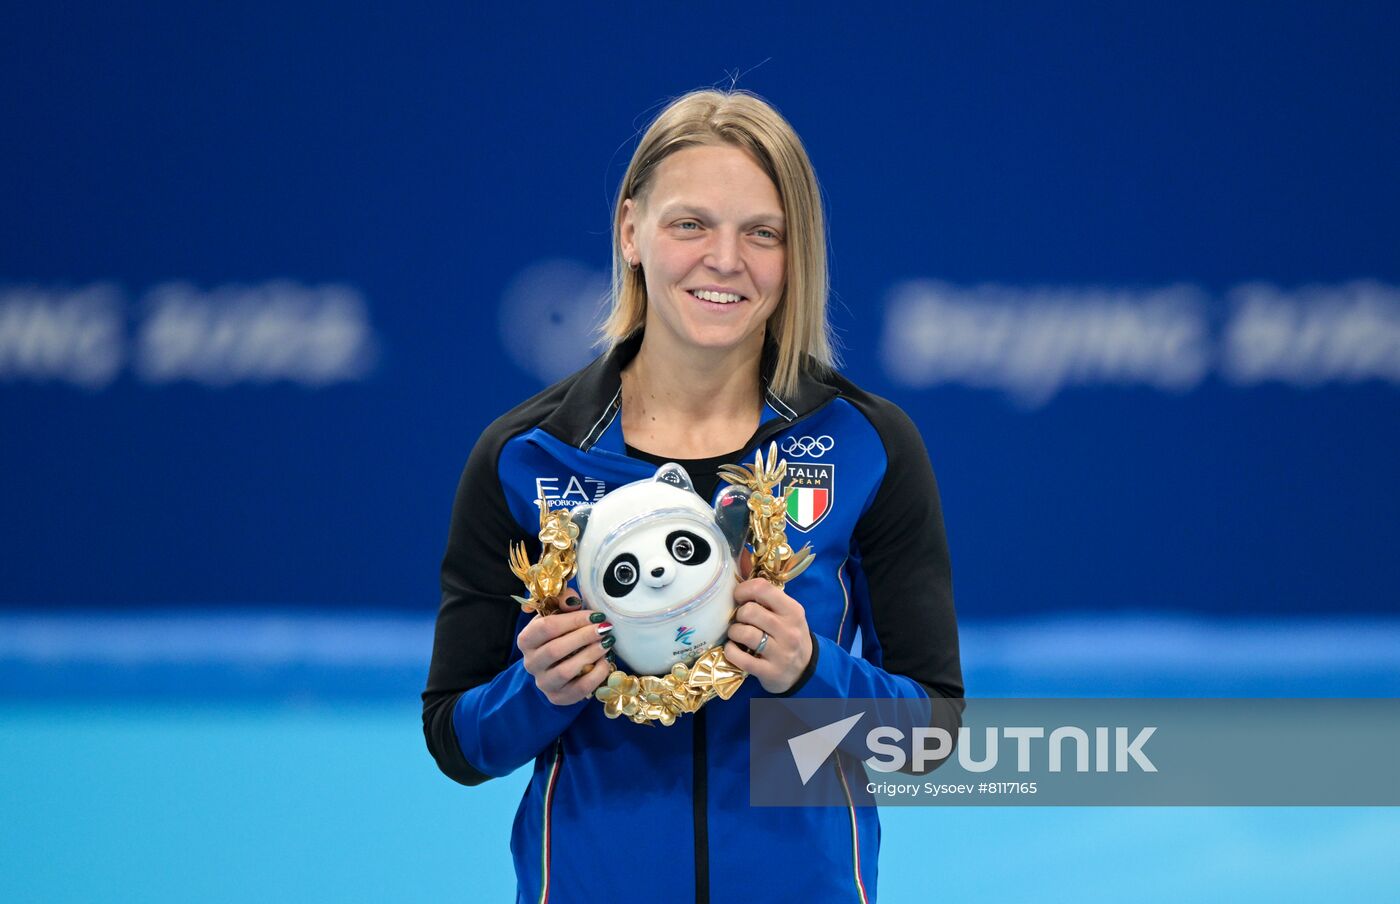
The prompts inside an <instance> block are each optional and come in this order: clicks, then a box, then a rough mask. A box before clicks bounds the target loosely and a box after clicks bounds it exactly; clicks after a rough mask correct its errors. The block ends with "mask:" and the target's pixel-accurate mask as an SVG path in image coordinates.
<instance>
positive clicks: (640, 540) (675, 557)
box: [600, 521, 724, 611]
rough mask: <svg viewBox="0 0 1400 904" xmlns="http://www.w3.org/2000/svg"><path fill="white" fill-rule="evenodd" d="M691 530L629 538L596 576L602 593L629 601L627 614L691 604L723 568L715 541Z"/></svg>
mask: <svg viewBox="0 0 1400 904" xmlns="http://www.w3.org/2000/svg"><path fill="white" fill-rule="evenodd" d="M704 533H705V532H704V531H703V529H702V528H700V526H699V525H696V526H695V527H694V528H692V527H688V526H683V525H680V524H677V523H676V522H675V521H670V522H669V523H660V524H650V525H646V526H644V527H640V528H639V529H637V530H634V531H631V532H629V533H628V534H627V535H626V536H625V537H623V538H621V542H620V543H618V544H617V545H616V546H615V547H614V548H613V549H611V550H609V551H608V553H607V555H608V558H607V564H605V565H604V566H603V569H602V573H601V575H600V577H601V579H602V581H601V583H602V589H603V593H604V594H606V595H607V596H608V598H609V599H612V600H623V599H626V601H627V604H628V605H627V608H629V609H643V610H647V611H659V610H664V609H666V608H669V607H668V606H667V605H666V602H667V601H680V600H685V599H689V598H690V597H692V596H694V595H695V594H697V593H699V592H700V591H701V590H703V589H704V588H705V587H706V586H707V585H708V584H709V583H710V582H711V581H713V579H714V577H715V575H716V572H717V571H718V570H719V569H721V568H722V567H723V565H724V563H723V557H722V556H721V555H719V553H722V552H723V550H722V549H720V550H717V549H716V548H715V542H716V538H713V537H707V536H705V535H704Z"/></svg>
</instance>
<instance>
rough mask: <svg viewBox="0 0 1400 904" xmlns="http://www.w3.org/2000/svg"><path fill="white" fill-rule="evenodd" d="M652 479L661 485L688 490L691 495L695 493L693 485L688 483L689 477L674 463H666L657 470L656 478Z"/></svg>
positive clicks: (683, 469)
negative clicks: (666, 484) (665, 484)
mask: <svg viewBox="0 0 1400 904" xmlns="http://www.w3.org/2000/svg"><path fill="white" fill-rule="evenodd" d="M652 479H653V480H659V481H661V482H662V483H669V484H670V485H671V486H673V487H680V488H681V489H683V490H690V492H692V493H694V492H695V484H693V483H691V482H690V475H689V474H687V473H686V470H685V468H682V467H681V466H680V465H678V464H676V463H675V462H674V461H671V462H667V463H666V464H664V465H662V466H661V467H659V468H657V469H656V476H655V477H654V478H652Z"/></svg>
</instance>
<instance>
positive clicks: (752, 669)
mask: <svg viewBox="0 0 1400 904" xmlns="http://www.w3.org/2000/svg"><path fill="white" fill-rule="evenodd" d="M613 227H614V228H613V243H614V252H615V253H614V265H613V268H614V280H613V285H614V292H613V310H612V314H611V317H610V319H609V320H608V322H607V323H606V325H605V333H606V337H607V339H608V342H609V349H608V351H607V353H606V354H605V355H603V356H602V357H601V358H599V359H598V360H597V361H595V362H594V363H593V364H591V365H589V366H588V367H586V368H584V369H583V370H582V371H579V372H578V373H576V374H574V375H573V376H571V377H569V378H568V379H566V380H564V381H562V382H560V383H558V384H556V385H555V386H552V387H550V388H549V389H547V390H545V391H544V392H543V393H541V394H539V395H538V396H535V397H534V398H532V399H530V400H528V401H526V402H525V403H523V404H522V405H520V406H519V407H517V408H516V409H514V410H513V411H511V412H509V413H508V414H506V415H504V416H503V417H501V418H500V419H499V420H497V421H496V422H495V423H494V424H492V425H491V427H490V428H488V429H487V430H486V431H485V432H484V433H483V434H482V436H481V438H480V439H479V441H478V442H477V445H476V448H475V449H474V450H473V452H472V455H471V457H470V459H469V460H468V462H467V465H466V469H465V471H464V473H463V476H462V480H461V483H460V485H459V487H458V491H457V498H456V504H455V506H454V510H453V516H452V527H451V533H450V536H449V540H448V547H447V553H446V556H445V558H444V561H443V567H442V587H443V598H442V608H441V610H440V612H439V615H438V622H437V634H436V640H435V644H434V650H433V660H432V666H431V669H430V673H429V678H428V686H427V690H426V691H425V693H424V694H423V700H424V709H423V725H424V732H425V734H426V736H427V740H428V747H429V750H430V751H431V752H432V754H433V756H434V758H435V759H436V760H437V762H438V765H439V767H440V768H441V769H442V770H443V772H445V773H446V774H447V775H449V776H450V777H452V778H453V779H455V780H457V781H459V782H462V783H464V784H468V785H474V784H478V783H480V782H483V781H485V780H487V779H488V778H491V777H493V776H500V775H505V774H507V773H509V772H511V771H513V770H514V769H516V768H517V767H519V766H521V765H523V764H525V763H527V762H530V761H531V760H533V762H534V775H533V777H532V780H531V782H530V785H529V788H528V789H527V791H526V794H525V797H524V799H523V800H522V802H521V805H520V809H519V811H518V812H517V815H516V820H515V828H514V832H513V836H512V841H511V850H512V852H513V854H514V858H515V864H516V873H517V878H518V882H519V891H518V900H520V901H543V900H550V899H552V900H554V901H560V902H571V901H581V900H585V899H598V898H605V899H608V900H612V901H638V902H643V901H645V902H656V901H692V900H694V901H710V900H714V901H737V900H744V899H746V897H747V896H749V895H755V894H762V895H764V896H766V897H767V898H768V899H770V900H784V901H785V900H805V901H809V902H812V901H830V900H852V901H868V900H873V899H874V894H875V872H876V862H877V854H878V843H879V834H878V831H879V830H878V822H877V816H876V812H875V810H874V809H873V808H868V807H856V806H854V805H851V803H850V800H851V798H850V790H849V787H848V786H849V784H850V783H851V782H852V781H854V780H855V779H856V777H857V776H858V774H859V764H857V763H854V762H849V761H847V759H846V758H844V757H838V758H835V759H834V760H833V762H836V763H837V764H838V765H837V766H836V767H835V768H834V769H833V770H832V772H831V773H830V775H834V776H835V778H834V779H832V780H833V781H837V780H839V781H840V783H841V787H842V788H843V789H845V791H846V795H847V804H848V805H847V806H846V807H843V808H830V807H806V808H768V807H751V806H750V805H749V786H748V779H749V771H748V770H749V764H748V739H749V737H748V731H749V729H748V718H749V716H748V710H749V707H748V705H747V702H748V701H749V700H751V699H753V698H755V697H761V696H773V695H792V696H797V697H814V698H817V697H852V698H864V697H878V698H906V699H916V700H921V699H929V700H940V701H941V700H944V699H951V700H956V699H957V698H960V697H961V696H962V675H961V668H960V664H959V658H958V644H957V626H956V621H955V618H954V613H953V605H952V591H951V577H950V572H949V565H948V553H947V544H946V541H945V538H944V532H943V521H942V515H941V511H940V507H939V502H938V491H937V487H936V485H935V483H934V478H933V472H932V469H931V468H930V466H929V461H928V456H927V453H926V452H925V450H924V447H923V443H922V440H921V439H920V437H919V434H918V431H917V429H916V428H915V427H914V425H913V423H912V422H911V421H910V420H909V418H908V417H907V416H905V415H904V413H903V412H902V411H900V410H899V409H898V408H896V407H895V406H894V405H892V404H891V403H889V402H887V401H885V400H883V399H880V398H877V397H875V396H871V395H869V394H867V393H865V392H863V391H861V390H860V389H859V388H857V387H856V386H854V385H853V384H851V383H850V382H849V381H848V380H846V379H844V378H843V377H841V376H840V375H839V374H837V373H835V372H834V371H833V370H832V353H831V346H830V342H829V338H828V337H829V333H828V326H827V320H826V295H827V283H826V248H825V230H824V226H823V219H822V211H821V203H820V195H819V193H818V189H817V183H816V178H815V175H814V174H813V172H812V167H811V164H810V162H809V161H808V159H807V155H806V152H805V151H804V150H803V148H802V145H801V142H800V140H799V139H798V137H797V135H796V134H795V133H794V132H793V130H792V128H791V127H790V126H789V125H788V123H787V122H786V121H785V120H784V119H783V118H782V117H781V116H780V115H779V114H778V113H777V112H776V111H775V110H774V109H773V108H772V107H771V106H769V105H768V104H766V103H765V102H764V101H762V100H760V99H758V98H756V97H754V96H752V95H750V94H747V93H744V92H738V91H733V92H720V91H698V92H694V93H692V94H688V95H686V96H684V97H682V98H680V99H679V100H677V101H675V102H673V103H672V104H671V105H669V106H668V107H667V108H666V109H665V110H664V111H663V112H662V113H661V114H660V116H659V117H658V118H657V119H656V121H655V122H654V123H653V124H652V125H651V126H650V127H649V129H648V130H647V132H646V134H645V135H644V136H643V137H642V139H641V142H640V144H639V146H638V148H637V151H636V153H635V154H634V155H633V158H632V162H631V165H630V166H629V168H628V170H627V173H626V175H625V176H624V178H623V182H622V186H621V189H620V191H619V195H618V204H617V209H616V212H615V219H614V223H613ZM771 442H777V443H778V446H779V449H780V450H781V454H782V456H783V457H784V458H785V459H786V460H787V461H788V463H789V479H788V483H789V484H795V485H796V487H797V489H796V490H795V491H794V493H793V496H792V501H791V502H790V505H789V519H788V520H789V523H788V530H789V535H790V537H792V539H794V541H795V545H801V544H802V543H803V542H807V543H810V544H811V545H812V546H813V548H814V550H815V552H816V554H817V561H816V564H815V565H814V566H813V567H812V568H810V569H808V571H807V572H806V573H805V574H803V575H801V576H800V577H798V578H797V579H795V580H794V581H792V582H791V583H789V584H788V585H787V586H786V587H785V588H783V589H779V588H776V587H774V586H772V585H771V584H768V583H767V582H765V581H761V580H749V581H745V582H743V583H741V584H739V585H738V586H737V587H736V589H735V603H736V605H737V606H738V608H737V610H736V615H735V620H734V623H733V625H732V626H731V627H730V630H729V642H728V643H726V645H725V653H726V655H727V656H728V658H729V659H730V661H731V662H733V663H735V664H736V665H738V666H739V667H741V668H743V669H745V670H746V671H748V672H749V673H750V675H751V676H752V679H756V680H752V679H751V680H749V681H746V682H745V683H744V685H743V687H742V688H741V689H740V691H739V693H738V694H737V695H736V696H735V697H734V698H732V699H730V700H728V701H714V702H712V703H711V704H709V705H707V706H705V707H704V708H703V709H701V710H700V711H699V712H698V713H696V714H695V715H694V716H693V717H683V718H682V719H680V720H679V721H677V723H676V724H675V725H673V726H670V727H667V728H657V727H653V726H640V725H634V724H632V723H630V722H628V721H626V720H624V719H619V720H608V719H606V718H605V717H604V714H603V708H602V706H601V705H600V704H598V703H595V702H589V701H588V698H589V697H590V696H591V695H592V693H593V691H594V690H595V689H596V688H598V687H599V685H601V684H602V682H603V681H604V680H606V678H607V675H608V673H609V672H610V671H611V669H612V668H613V664H612V659H613V657H612V654H611V653H610V651H609V648H610V647H611V646H612V640H611V638H610V637H609V636H608V630H609V628H610V626H609V625H607V624H606V623H602V624H599V622H600V621H601V618H602V616H601V613H590V612H588V611H587V610H583V609H580V608H579V607H578V605H577V601H576V600H575V599H573V598H572V597H573V594H572V593H570V594H569V596H570V597H571V599H570V600H569V603H568V605H567V610H566V611H564V612H562V613H559V614H556V615H552V616H549V617H547V618H541V617H531V616H529V615H526V614H523V613H521V612H520V610H519V608H518V607H517V606H516V605H515V603H514V602H513V601H512V599H511V595H512V594H516V593H520V592H521V587H520V583H519V581H518V580H517V579H516V578H515V577H514V576H513V575H512V574H511V572H510V570H509V568H508V566H507V563H506V555H505V553H506V548H507V545H508V544H509V543H510V542H513V541H520V540H525V541H527V543H530V541H531V540H532V539H533V534H534V532H535V531H536V530H537V527H538V512H537V509H536V507H535V500H536V499H537V498H539V497H540V496H541V495H544V496H545V497H547V498H549V499H550V504H551V505H552V506H561V505H563V506H572V505H577V504H580V503H583V502H591V501H594V500H595V499H597V498H600V497H601V496H602V494H603V493H605V492H606V491H607V490H608V489H611V488H613V487H616V486H619V485H622V484H625V483H630V482H632V481H634V480H639V479H641V478H643V477H646V476H649V475H650V474H651V473H652V472H653V471H654V470H655V467H656V465H657V464H658V463H661V462H664V461H679V462H681V463H682V464H683V465H685V466H686V468H687V470H688V471H689V472H690V474H691V476H692V479H693V480H694V482H695V485H696V489H697V491H698V492H700V493H701V495H703V496H706V498H712V497H713V494H714V492H715V490H716V489H717V487H716V483H717V478H716V476H715V471H716V469H717V468H718V466H719V465H721V464H724V463H730V462H739V461H743V460H750V459H752V457H753V453H754V450H755V449H757V448H767V446H768V445H769V443H771ZM785 485H786V484H785ZM538 548H539V547H538V543H537V542H534V543H532V544H531V554H532V556H534V555H537V554H538ZM858 631H859V632H860V634H861V637H862V640H863V643H862V647H861V649H860V650H859V651H857V652H856V653H855V654H853V653H852V651H851V650H852V641H853V639H854V637H855V635H856V633H857V632H858ZM953 709H954V713H955V714H956V711H957V708H956V707H953ZM945 711H946V710H945ZM847 773H849V776H848V774H847ZM861 783H862V784H863V779H861ZM793 867H797V868H793Z"/></svg>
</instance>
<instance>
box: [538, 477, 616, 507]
mask: <svg viewBox="0 0 1400 904" xmlns="http://www.w3.org/2000/svg"><path fill="white" fill-rule="evenodd" d="M607 491H608V485H607V484H606V483H603V481H601V480H599V479H598V478H596V477H579V476H578V475H576V474H575V475H571V476H569V477H567V478H564V477H536V478H535V498H536V499H544V500H547V501H548V502H550V503H553V506H552V507H554V508H572V507H573V506H576V505H583V504H584V503H585V502H597V501H598V500H599V499H602V498H603V494H604V493H606V492H607Z"/></svg>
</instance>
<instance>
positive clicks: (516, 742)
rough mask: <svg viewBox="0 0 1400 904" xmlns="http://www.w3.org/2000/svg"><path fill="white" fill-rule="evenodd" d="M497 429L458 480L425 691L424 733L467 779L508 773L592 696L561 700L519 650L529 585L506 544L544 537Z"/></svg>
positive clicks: (533, 547)
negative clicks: (510, 494) (516, 503)
mask: <svg viewBox="0 0 1400 904" xmlns="http://www.w3.org/2000/svg"><path fill="white" fill-rule="evenodd" d="M491 432H492V431H489V430H488V431H487V433H486V434H484V435H483V438H482V439H481V440H479V441H478V442H477V445H476V448H475V449H473V451H472V454H471V456H470V457H469V458H468V460H467V464H466V467H465V469H464V470H463V472H462V478H461V481H460V483H459V484H458V486H457V495H456V499H455V501H454V503H453V506H452V521H451V527H450V529H449V532H448V539H447V551H446V553H445V555H444V556H443V560H442V574H441V580H442V602H441V606H440V608H439V610H438V615H437V626H436V629H435V632H434V637H433V653H432V660H431V663H430V664H429V667H428V681H427V687H426V689H425V690H424V692H423V734H424V737H425V738H426V740H427V744H428V751H429V752H430V753H431V754H432V756H433V759H434V760H436V761H437V764H438V768H440V769H441V770H442V771H443V773H445V774H446V775H447V776H448V777H450V778H452V779H453V780H455V781H457V782H460V783H462V784H464V785H478V784H481V783H482V782H484V781H486V780H488V779H490V778H496V777H499V776H503V775H507V774H509V773H511V772H513V771H514V770H515V769H517V768H518V767H520V766H522V765H524V764H525V763H527V762H529V761H530V760H532V759H533V758H534V757H535V756H537V755H538V754H539V752H540V751H542V750H544V749H545V748H546V747H547V746H548V745H549V744H550V743H552V742H553V741H554V739H555V738H557V737H559V735H560V734H562V733H563V732H564V730H565V729H567V728H568V726H569V724H570V723H572V722H573V720H574V719H575V718H576V717H577V716H578V714H579V712H581V711H582V709H583V706H584V704H583V703H578V704H574V705H572V706H556V705H555V704H553V703H551V702H550V701H549V699H548V698H547V697H545V695H544V694H543V693H542V692H541V691H540V690H539V688H538V687H536V685H535V680H534V678H533V677H532V676H531V675H530V674H529V673H528V672H527V671H525V667H524V664H523V661H522V659H521V658H520V656H519V654H518V652H517V650H516V645H515V641H516V635H517V633H518V631H519V629H520V628H521V627H523V623H522V621H521V612H520V606H519V605H518V604H517V603H516V602H515V600H514V599H512V596H511V595H512V594H518V593H521V592H522V588H521V585H520V581H519V580H518V579H517V578H516V577H515V576H514V575H513V574H512V573H511V570H510V566H509V565H508V564H507V559H506V552H507V548H508V546H509V544H510V543H512V542H515V541H524V542H525V543H526V547H527V549H528V550H529V552H530V555H531V557H532V559H534V558H536V557H537V556H538V554H539V541H538V539H536V538H534V537H532V536H530V535H529V534H527V533H526V532H525V531H523V530H522V529H521V527H520V525H519V523H518V522H517V521H516V520H515V517H514V516H513V515H512V514H511V512H510V508H509V506H508V505H507V503H506V497H505V492H504V489H503V488H502V485H501V480H500V477H499V473H498V467H499V464H498V462H499V456H500V450H501V443H500V442H499V441H494V442H493V441H492V440H491V439H489V437H490V434H491Z"/></svg>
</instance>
